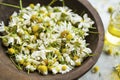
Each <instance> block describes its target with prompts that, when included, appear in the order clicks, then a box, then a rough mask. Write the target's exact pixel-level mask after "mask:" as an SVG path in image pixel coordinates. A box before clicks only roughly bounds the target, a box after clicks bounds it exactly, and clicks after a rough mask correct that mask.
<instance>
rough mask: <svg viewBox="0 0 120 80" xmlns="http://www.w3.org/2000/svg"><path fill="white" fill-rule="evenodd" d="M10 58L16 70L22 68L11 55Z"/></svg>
mask: <svg viewBox="0 0 120 80" xmlns="http://www.w3.org/2000/svg"><path fill="white" fill-rule="evenodd" d="M10 60H11V61H12V63H13V64H14V65H15V66H16V68H17V69H18V70H22V68H21V67H20V65H17V64H16V63H15V61H14V60H13V59H12V57H10Z"/></svg>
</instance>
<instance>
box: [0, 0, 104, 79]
mask: <svg viewBox="0 0 120 80" xmlns="http://www.w3.org/2000/svg"><path fill="white" fill-rule="evenodd" d="M50 1H51V0H23V5H24V6H28V5H29V4H30V3H40V4H42V5H43V4H44V5H47V4H48V3H50ZM3 2H5V3H10V4H15V5H19V0H3ZM65 4H66V6H68V7H69V8H71V9H73V11H76V13H78V14H80V15H82V13H83V12H85V13H87V14H88V15H89V17H91V18H92V20H94V21H95V24H94V26H95V27H96V30H93V31H96V32H99V34H90V35H89V36H88V37H87V38H86V40H87V42H88V43H89V44H90V45H89V47H90V48H91V49H92V51H93V53H94V54H95V55H94V56H92V57H89V58H87V59H86V60H85V61H84V62H83V64H82V66H80V67H77V68H75V69H73V70H71V71H70V72H68V73H66V74H56V75H53V74H49V75H47V76H43V75H40V74H38V73H37V72H36V73H30V74H27V73H26V72H25V71H19V70H18V69H17V68H16V67H15V65H14V64H13V63H12V62H11V60H10V59H9V58H8V56H7V55H6V54H5V49H4V47H3V46H2V45H1V41H0V80H73V79H77V78H79V77H81V76H82V75H83V74H85V73H86V72H87V71H88V70H89V69H90V68H91V67H92V66H93V65H94V64H95V63H96V61H97V60H98V58H99V56H100V54H101V52H102V48H103V38H104V29H103V24H102V21H101V19H100V17H99V15H98V13H97V12H96V10H95V9H94V8H93V7H92V6H91V5H90V3H89V2H88V1H87V0H65ZM58 5H61V2H56V3H55V4H54V5H53V6H58ZM14 11H18V9H15V8H11V7H6V6H0V21H5V23H6V24H7V23H8V18H9V16H10V15H11V14H12V13H13V12H14Z"/></svg>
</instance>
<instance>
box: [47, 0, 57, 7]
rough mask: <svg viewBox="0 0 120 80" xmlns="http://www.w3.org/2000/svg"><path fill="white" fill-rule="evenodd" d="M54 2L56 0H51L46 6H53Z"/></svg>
mask: <svg viewBox="0 0 120 80" xmlns="http://www.w3.org/2000/svg"><path fill="white" fill-rule="evenodd" d="M56 1H57V0H52V1H51V2H50V3H49V4H48V6H51V5H52V4H54V3H55V2H56Z"/></svg>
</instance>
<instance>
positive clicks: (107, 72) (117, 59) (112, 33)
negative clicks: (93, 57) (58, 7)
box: [79, 0, 120, 80]
mask: <svg viewBox="0 0 120 80" xmlns="http://www.w3.org/2000/svg"><path fill="white" fill-rule="evenodd" d="M88 1H89V2H90V3H91V4H92V6H93V7H94V8H95V9H96V10H97V11H98V13H99V15H100V17H101V19H102V21H103V24H104V29H105V33H106V34H105V42H104V43H105V44H104V49H103V52H102V55H101V56H100V58H99V60H98V62H97V63H96V64H95V66H94V67H93V68H92V69H91V70H90V71H88V72H87V73H86V74H85V75H84V76H82V77H81V78H79V80H120V44H119V42H117V41H120V36H119V35H120V25H118V26H117V27H119V28H118V29H115V27H116V26H111V23H112V22H113V21H115V23H117V22H118V24H120V22H119V20H120V0H88ZM118 5H119V7H118ZM115 9H116V10H115ZM116 12H118V13H116ZM114 14H115V15H114ZM115 19H117V20H115ZM118 19H119V20H118ZM115 23H114V24H115ZM108 32H109V34H108Z"/></svg>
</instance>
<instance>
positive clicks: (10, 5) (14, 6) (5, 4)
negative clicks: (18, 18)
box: [0, 2, 20, 8]
mask: <svg viewBox="0 0 120 80" xmlns="http://www.w3.org/2000/svg"><path fill="white" fill-rule="evenodd" d="M0 4H1V5H4V6H9V7H13V8H20V6H16V5H12V4H7V3H2V2H0Z"/></svg>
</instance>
